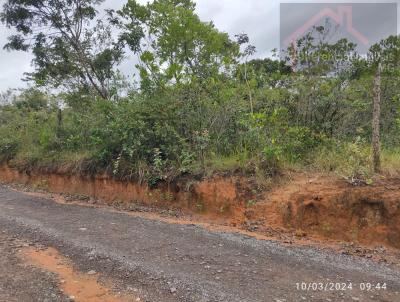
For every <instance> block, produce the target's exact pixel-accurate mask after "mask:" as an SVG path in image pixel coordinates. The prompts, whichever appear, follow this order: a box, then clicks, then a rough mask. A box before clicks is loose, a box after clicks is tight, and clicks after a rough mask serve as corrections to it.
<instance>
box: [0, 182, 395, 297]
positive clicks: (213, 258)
mask: <svg viewBox="0 0 400 302" xmlns="http://www.w3.org/2000/svg"><path fill="white" fill-rule="evenodd" d="M0 231H1V232H3V233H4V234H9V235H8V236H15V237H17V238H21V239H23V240H27V241H29V242H32V243H38V244H41V245H45V246H49V247H54V248H56V249H57V250H58V251H59V252H60V253H61V254H62V255H64V256H65V257H68V258H69V259H70V260H71V261H72V262H73V263H74V265H75V267H76V268H77V269H79V270H81V271H83V272H85V271H89V270H95V271H96V272H99V273H100V274H101V276H102V278H105V279H107V280H112V281H113V283H114V285H115V287H116V289H117V290H119V291H123V292H125V293H127V294H129V293H130V292H132V293H133V291H135V295H137V294H138V295H139V296H140V297H141V301H156V302H158V301H160V302H169V301H195V302H203V301H204V302H206V301H210V302H211V301H229V302H236V301H249V302H258V301H260V302H261V301H262V302H269V301H272V302H279V301H282V302H283V301H285V302H291V301H387V302H395V301H400V270H399V269H398V268H397V269H396V268H394V267H390V266H389V265H386V264H382V263H375V262H372V261H371V260H368V259H363V258H357V257H352V256H348V255H342V254H337V253H335V252H330V251H326V250H320V249H317V248H309V247H294V246H293V247H292V246H289V247H288V246H284V245H281V244H280V243H277V242H272V241H265V240H257V239H254V238H250V237H247V236H244V235H240V234H233V233H220V232H212V231H209V230H205V229H203V228H201V227H198V226H195V225H179V224H168V223H165V222H160V221H157V220H149V219H145V218H140V217H133V216H130V215H128V214H125V213H118V212H115V211H111V210H109V209H107V208H100V207H99V208H95V207H92V208H91V207H85V206H79V205H67V204H59V203H56V202H54V201H52V200H47V199H44V198H39V197H32V196H28V195H26V194H23V193H21V192H16V191H13V190H10V189H9V188H7V187H3V186H1V187H0ZM1 238H2V237H0V239H1ZM3 242H4V240H3ZM3 250H7V251H8V252H7V253H4V252H3ZM10 253H11V250H10V249H9V247H2V245H0V254H1V256H0V257H1V258H0V263H3V262H4V261H5V260H4V259H6V258H5V257H13V256H12V255H11V254H12V253H11V254H10ZM9 254H10V256H5V255H9ZM5 262H8V261H5ZM10 265H12V263H11V264H10ZM15 267H16V268H15V270H16V272H18V270H17V267H18V264H16V265H15ZM11 271H12V270H11V269H10V268H7V266H4V267H3V266H2V267H0V273H1V275H2V277H0V301H2V300H1V299H2V297H5V293H7V292H8V295H12V294H13V293H14V292H15V291H13V290H12V288H13V287H12V286H11V287H8V286H7V284H8V283H7V280H13V278H19V277H18V273H16V274H12V273H11ZM46 276H47V275H43V278H39V277H38V278H36V280H35V281H36V282H38V286H37V288H36V289H37V291H42V296H48V295H50V296H51V297H52V299H51V300H50V301H64V300H63V299H64V298H63V297H62V296H60V294H59V292H57V290H56V289H54V286H53V285H52V284H53V283H52V282H53V281H52V280H50V279H49V280H48V279H46V278H48V276H47V277H46ZM18 280H21V282H24V281H23V279H18ZM9 282H10V281H9ZM32 282H33V281H32ZM302 282H304V283H305V285H308V284H310V283H311V284H312V283H314V282H317V283H321V284H318V286H323V287H324V288H323V290H317V291H312V290H301V289H298V288H297V283H302ZM15 283H18V281H16V280H14V282H13V284H15ZM332 283H333V284H332ZM342 283H343V284H345V285H346V286H345V288H343V287H344V285H342ZM364 283H371V284H372V287H373V288H371V290H370V291H367V290H361V289H364V286H363V284H364ZM378 283H379V284H380V285H381V286H379V287H382V285H383V284H386V286H385V287H386V289H383V288H381V289H380V290H378V289H377V286H376V285H377V284H378ZM338 284H339V285H340V286H339V285H338ZM325 286H326V288H325ZM332 286H333V287H340V290H329V289H332ZM360 287H361V289H360ZM10 288H11V289H10ZM351 288H352V289H351ZM24 292H25V293H26V294H29V291H28V290H26V289H25V287H23V286H21V288H20V293H19V296H18V297H17V298H16V299H14V300H12V299H11V298H10V300H7V301H32V300H27V299H26V298H24V297H25V296H24ZM2 294H3V296H2ZM28 296H29V295H28ZM5 301H6V300H5ZM33 301H42V300H40V299H36V300H35V299H34V300H33Z"/></svg>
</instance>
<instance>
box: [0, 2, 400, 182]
mask: <svg viewBox="0 0 400 302" xmlns="http://www.w3.org/2000/svg"><path fill="white" fill-rule="evenodd" d="M6 2H7V3H8V2H10V1H6ZM14 2H15V3H14ZM14 2H13V5H5V6H4V8H3V10H4V11H3V13H2V16H3V19H4V20H3V21H4V22H5V23H6V24H7V25H8V26H15V25H16V24H20V25H21V26H16V31H17V35H16V36H11V37H10V39H9V41H10V43H9V44H8V45H7V46H8V48H10V49H17V50H21V49H22V50H29V49H30V50H32V53H33V56H34V60H33V65H34V67H35V71H34V72H33V73H32V74H30V75H29V76H30V77H31V80H32V81H33V82H32V83H33V84H34V85H33V87H36V88H32V89H27V90H26V91H23V92H22V93H20V94H19V95H16V96H13V95H5V97H3V98H2V99H6V100H7V101H9V104H7V105H3V106H2V107H1V109H0V156H1V157H0V159H1V160H3V161H4V160H7V161H11V162H12V163H13V164H16V165H20V166H23V167H25V168H29V167H32V166H35V165H36V166H44V167H46V166H52V167H57V166H60V165H63V166H65V165H68V166H70V168H71V169H73V170H74V171H80V172H85V173H99V172H106V173H108V174H110V175H114V176H115V177H119V178H136V179H140V180H144V181H147V182H149V183H150V184H155V183H157V182H158V181H160V180H165V179H172V178H174V177H176V176H178V175H181V174H183V173H205V172H210V171H214V170H215V169H218V170H221V169H222V170H226V169H232V170H233V169H237V168H241V169H243V170H245V171H246V172H248V173H253V174H257V175H260V176H262V177H270V176H273V175H276V174H277V173H279V172H280V171H281V170H282V169H287V168H291V167H304V166H308V167H314V168H317V169H321V168H322V169H324V170H328V171H336V172H338V173H339V174H341V175H343V176H344V177H346V178H349V179H355V178H357V179H358V178H364V179H367V178H369V177H370V174H371V172H370V170H371V169H370V164H369V163H370V148H369V145H370V138H371V133H372V127H371V117H372V99H373V91H374V89H373V83H374V75H375V73H376V70H377V66H378V64H380V65H381V66H383V71H382V77H381V78H382V89H381V90H382V93H381V94H382V95H381V97H382V106H381V109H382V119H381V122H380V124H381V128H382V132H383V133H382V134H383V135H382V141H383V146H384V147H385V148H386V149H387V150H391V152H390V153H389V152H388V153H385V154H384V160H385V161H386V163H389V162H391V165H392V166H396V165H394V164H393V162H394V161H395V160H396V156H393V155H390V156H389V155H388V154H395V153H396V150H397V145H398V143H399V141H400V139H399V134H398V133H399V132H398V130H399V125H400V123H399V121H400V114H399V108H400V96H399V92H398V86H399V85H398V84H399V73H398V70H400V62H399V60H398V53H399V45H400V43H399V41H400V39H399V37H389V38H388V39H386V40H384V41H382V42H381V43H379V44H377V45H375V46H374V47H373V48H372V49H371V50H370V53H369V55H368V56H366V57H361V56H359V55H358V54H357V53H356V46H355V45H354V44H353V43H351V42H349V41H347V40H346V39H341V40H338V41H336V42H332V43H328V42H327V41H326V40H325V39H322V40H321V37H322V36H325V37H327V36H329V34H330V33H329V28H330V27H329V26H326V28H325V27H323V26H321V27H318V28H314V29H312V30H311V31H310V32H309V33H306V35H305V37H302V38H300V39H299V40H298V41H297V47H296V48H295V49H294V48H293V49H291V48H290V47H289V49H288V50H287V51H286V52H285V50H282V53H281V55H282V56H281V57H280V58H277V57H275V58H268V59H258V60H249V58H250V57H251V55H253V54H254V53H255V51H256V50H255V47H254V46H252V45H251V44H250V40H249V37H248V36H247V35H246V34H239V35H236V36H235V39H233V38H231V37H229V36H228V34H226V33H224V32H220V31H219V30H218V29H217V28H215V25H214V24H213V23H212V22H203V21H201V20H200V18H199V17H198V16H197V14H196V11H195V7H196V5H195V3H194V2H193V1H191V0H155V1H152V2H151V3H147V4H145V5H141V4H139V3H138V2H137V1H135V0H129V1H128V2H127V3H126V5H124V7H123V8H122V9H121V10H119V11H117V12H115V11H108V12H107V16H108V18H109V20H108V21H109V23H107V22H105V20H102V19H100V18H98V17H97V11H96V8H97V5H98V4H99V2H98V1H92V0H89V1H84V3H82V4H84V6H85V7H87V11H86V10H85V11H86V12H87V13H88V14H81V12H80V11H79V12H77V11H75V6H74V7H71V6H69V5H68V6H66V7H64V9H61V10H60V9H55V8H54V6H52V5H51V4H48V3H47V2H43V3H42V2H41V3H38V4H37V5H39V7H40V9H38V8H37V6H36V4H35V5H33V4H32V3H30V2H29V3H28V2H26V1H19V0H16V1H14ZM78 2H80V0H78ZM63 3H64V2H61V4H60V5H63ZM64 4H65V3H64ZM65 5H67V4H65ZM76 7H80V6H79V5H77V6H76ZM21 9H22V10H23V11H26V12H27V13H26V14H22V15H21V14H18V11H19V10H21ZM48 10H49V11H51V12H52V14H54V16H55V17H54V16H53V15H51V16H53V17H51V18H49V15H47V14H44V15H43V12H46V11H48ZM69 16H73V18H72V17H71V18H70V17H69ZM43 18H45V19H43ZM55 20H56V21H57V20H58V21H57V22H55ZM71 20H72V21H71ZM88 20H90V22H89V21H88ZM43 22H45V23H46V22H47V23H46V24H47V25H48V26H49V28H50V29H48V30H46V32H43V26H42V25H43ZM95 24H96V25H95ZM82 26H83V27H82ZM30 27H35V30H32V31H30V30H24V29H26V28H30ZM77 30H78V32H75V31H77ZM48 32H51V33H52V34H51V35H50V36H49V35H48ZM83 33H85V34H83ZM318 37H319V38H318ZM71 40H73V41H74V43H72V44H71V43H70V41H71ZM24 41H34V43H30V44H29V45H28V44H26V45H25V44H24ZM149 41H151V43H148V42H149ZM125 52H130V55H136V59H137V65H135V68H136V71H137V74H138V76H139V78H140V81H139V83H136V81H129V80H128V79H126V78H124V77H123V76H122V75H121V73H120V71H119V70H118V64H119V63H120V62H121V60H122V59H123V54H124V53H125ZM388 52H389V53H390V54H392V55H393V56H389V55H388ZM285 54H286V55H287V57H285ZM326 57H329V58H330V59H328V60H327V59H324V58H326ZM298 59H299V60H298ZM389 67H391V68H389ZM393 67H394V68H393ZM52 88H53V89H52ZM48 91H53V92H54V91H56V92H57V93H56V94H54V95H52V94H51V93H48ZM393 150H394V151H393ZM385 156H386V157H385Z"/></svg>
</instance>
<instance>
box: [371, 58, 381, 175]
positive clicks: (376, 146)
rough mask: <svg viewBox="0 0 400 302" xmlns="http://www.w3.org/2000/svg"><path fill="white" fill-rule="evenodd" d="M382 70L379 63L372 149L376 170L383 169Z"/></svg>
mask: <svg viewBox="0 0 400 302" xmlns="http://www.w3.org/2000/svg"><path fill="white" fill-rule="evenodd" d="M381 72H382V65H381V63H379V64H378V67H377V70H376V75H375V79H374V103H373V104H374V105H373V116H372V151H373V164H374V172H375V173H379V172H380V170H381V141H380V121H381Z"/></svg>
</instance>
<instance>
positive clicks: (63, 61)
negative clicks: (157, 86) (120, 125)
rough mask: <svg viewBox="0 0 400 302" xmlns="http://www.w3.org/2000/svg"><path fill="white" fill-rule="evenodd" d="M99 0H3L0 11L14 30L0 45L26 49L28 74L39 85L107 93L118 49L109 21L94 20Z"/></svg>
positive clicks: (107, 96)
mask: <svg viewBox="0 0 400 302" xmlns="http://www.w3.org/2000/svg"><path fill="white" fill-rule="evenodd" d="M100 3H101V0H27V1H26V0H7V1H6V2H5V4H4V6H3V11H2V13H1V15H0V17H1V20H2V22H3V23H5V24H6V25H7V26H8V27H12V28H14V29H16V31H17V34H15V35H11V36H10V37H9V38H8V40H9V42H8V43H7V44H6V45H5V48H6V49H9V50H22V51H28V50H31V51H32V52H33V55H34V59H33V65H34V67H35V71H34V72H33V73H31V74H28V78H29V79H31V80H34V81H35V82H36V83H37V84H39V85H47V84H49V85H51V86H53V87H57V88H58V87H60V86H64V87H67V88H71V87H73V88H77V87H78V88H79V89H84V90H86V91H87V92H89V93H90V92H95V93H96V94H97V95H99V96H100V97H102V98H104V99H108V98H110V97H111V93H110V89H109V87H110V83H111V82H112V81H113V80H114V79H115V76H116V72H115V70H114V67H115V66H116V65H117V64H118V63H119V62H120V61H121V59H122V55H123V52H122V47H121V45H120V44H119V43H117V42H115V41H113V38H112V32H111V29H110V27H109V26H108V25H105V24H104V23H103V22H102V21H101V20H96V14H97V12H96V9H95V7H96V5H98V4H100Z"/></svg>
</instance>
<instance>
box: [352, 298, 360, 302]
mask: <svg viewBox="0 0 400 302" xmlns="http://www.w3.org/2000/svg"><path fill="white" fill-rule="evenodd" d="M351 299H352V300H353V301H360V298H357V297H351Z"/></svg>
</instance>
